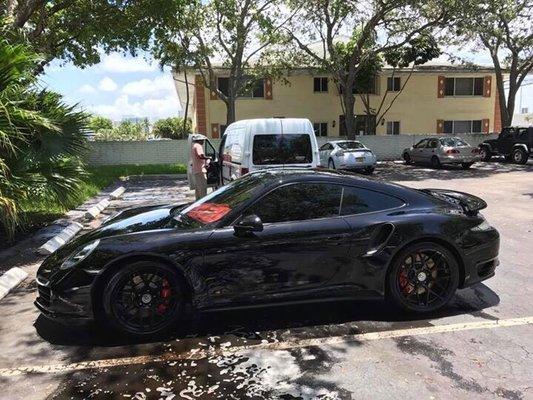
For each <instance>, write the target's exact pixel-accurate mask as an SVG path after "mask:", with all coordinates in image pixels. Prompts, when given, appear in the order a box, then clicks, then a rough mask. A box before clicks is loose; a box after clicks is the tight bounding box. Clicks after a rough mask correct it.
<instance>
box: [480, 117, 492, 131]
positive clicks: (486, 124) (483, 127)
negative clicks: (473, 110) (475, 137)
mask: <svg viewBox="0 0 533 400" xmlns="http://www.w3.org/2000/svg"><path fill="white" fill-rule="evenodd" d="M489 127H490V121H489V119H488V118H486V119H483V120H482V121H481V131H482V132H483V133H489Z"/></svg>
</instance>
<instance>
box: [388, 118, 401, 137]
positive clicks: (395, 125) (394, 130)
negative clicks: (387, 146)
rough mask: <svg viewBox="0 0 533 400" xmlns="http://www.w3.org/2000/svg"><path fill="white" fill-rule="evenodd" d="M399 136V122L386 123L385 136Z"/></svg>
mask: <svg viewBox="0 0 533 400" xmlns="http://www.w3.org/2000/svg"><path fill="white" fill-rule="evenodd" d="M399 134H400V121H387V135H399Z"/></svg>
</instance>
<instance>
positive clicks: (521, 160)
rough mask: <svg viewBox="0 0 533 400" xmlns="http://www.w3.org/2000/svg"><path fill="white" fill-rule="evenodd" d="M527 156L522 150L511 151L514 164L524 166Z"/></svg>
mask: <svg viewBox="0 0 533 400" xmlns="http://www.w3.org/2000/svg"><path fill="white" fill-rule="evenodd" d="M527 159H528V154H527V153H526V151H525V150H524V149H522V148H518V149H514V150H513V162H515V163H516V164H525V163H527Z"/></svg>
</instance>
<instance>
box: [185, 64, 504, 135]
mask: <svg viewBox="0 0 533 400" xmlns="http://www.w3.org/2000/svg"><path fill="white" fill-rule="evenodd" d="M390 75H391V72H390V71H384V72H383V74H381V75H380V76H379V77H378V82H377V88H378V89H377V94H375V95H370V104H371V108H373V109H375V110H377V109H379V106H380V103H381V101H382V99H383V97H384V95H385V92H386V89H387V78H388V77H389V76H390ZM314 76H315V75H313V74H312V73H311V72H309V71H307V72H304V71H301V72H294V73H292V74H291V75H290V76H286V77H284V79H283V80H277V81H274V82H273V88H272V89H273V90H272V100H266V99H263V98H258V99H250V98H242V99H238V100H237V105H236V118H237V120H241V119H248V118H268V117H301V118H309V119H310V120H311V121H312V122H326V123H328V136H338V135H339V116H340V115H341V114H343V112H342V107H341V104H340V98H339V94H338V92H337V89H336V87H335V85H334V83H333V79H331V77H330V78H329V84H328V92H327V93H315V92H314V91H313V78H314ZM316 76H326V75H316ZM395 76H397V77H400V79H401V82H402V85H403V83H405V82H407V83H406V86H405V89H404V91H403V92H402V93H401V94H400V95H399V97H398V98H397V100H396V101H395V102H394V103H393V104H392V107H391V108H390V110H389V111H388V112H387V114H386V115H385V117H384V121H382V122H383V123H378V126H377V132H376V133H377V134H378V135H384V134H386V131H387V121H399V122H400V133H401V134H407V133H414V134H426V133H429V132H437V121H438V120H456V121H457V120H485V121H487V122H488V126H486V127H483V128H482V129H484V132H485V131H488V132H494V131H497V130H498V129H499V127H496V126H495V124H494V122H495V109H496V104H495V99H496V94H497V89H496V79H495V78H494V74H493V73H492V72H490V71H479V72H471V71H453V70H450V71H417V72H414V73H413V74H412V75H411V77H410V78H409V80H407V79H408V77H409V74H408V73H406V72H397V73H396V74H395ZM439 76H444V77H463V78H467V77H490V79H491V82H490V87H491V90H490V97H483V96H447V97H441V98H439V97H438V80H439ZM203 91H204V92H203V94H204V95H203V96H202V97H203V99H202V101H205V123H206V128H205V130H206V131H205V132H200V133H203V134H206V135H207V136H208V137H216V136H218V132H213V129H217V130H218V129H219V128H218V127H217V126H218V125H224V124H225V121H226V107H225V104H224V103H223V102H222V100H220V99H211V97H210V91H209V90H208V89H205V88H203ZM178 92H179V88H178ZM395 95H396V93H395V92H389V93H388V94H387V96H386V98H385V101H384V104H383V106H382V110H385V109H387V108H388V106H389V104H390V103H391V99H393V98H394V97H395ZM180 99H182V96H181V97H180ZM204 99H205V100H204ZM192 103H195V102H192ZM355 113H356V114H365V111H364V106H363V103H362V101H361V99H360V97H359V96H358V95H356V103H355ZM196 117H197V116H196V115H194V110H193V109H191V118H192V120H193V121H197V118H196ZM195 129H198V128H196V127H195Z"/></svg>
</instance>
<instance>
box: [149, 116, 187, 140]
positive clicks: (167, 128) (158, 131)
mask: <svg viewBox="0 0 533 400" xmlns="http://www.w3.org/2000/svg"><path fill="white" fill-rule="evenodd" d="M191 127H192V125H191V120H190V119H187V122H186V125H185V126H184V121H183V118H181V117H176V118H165V119H160V120H158V121H156V123H155V124H154V127H153V130H152V134H153V135H154V136H155V137H159V138H165V139H184V138H186V137H187V136H188V135H189V133H191ZM184 128H185V129H184Z"/></svg>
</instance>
